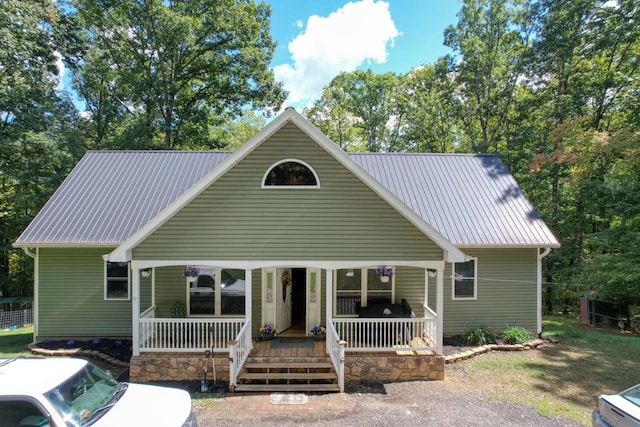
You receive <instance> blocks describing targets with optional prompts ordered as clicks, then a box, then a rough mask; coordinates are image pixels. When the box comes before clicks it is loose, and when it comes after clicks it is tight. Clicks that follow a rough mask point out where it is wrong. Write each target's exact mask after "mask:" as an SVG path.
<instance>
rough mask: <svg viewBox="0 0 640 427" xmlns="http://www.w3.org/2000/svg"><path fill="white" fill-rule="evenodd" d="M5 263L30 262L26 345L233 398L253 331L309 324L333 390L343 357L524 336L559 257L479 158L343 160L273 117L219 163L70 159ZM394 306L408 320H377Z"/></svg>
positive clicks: (508, 186)
mask: <svg viewBox="0 0 640 427" xmlns="http://www.w3.org/2000/svg"><path fill="white" fill-rule="evenodd" d="M15 246H18V247H21V248H24V250H25V251H26V252H27V253H28V254H30V255H31V256H33V257H34V259H35V307H34V313H35V314H34V322H35V339H36V340H42V339H45V338H57V337H76V338H81V337H87V338H89V337H98V336H102V337H131V338H132V341H133V354H134V356H133V359H135V360H138V359H139V360H142V358H143V357H144V356H145V355H147V356H148V355H150V354H153V355H155V356H157V357H160V356H159V355H166V354H168V353H169V354H170V353H172V352H173V353H176V354H178V353H180V354H187V355H188V354H189V353H191V354H192V355H195V356H194V359H193V360H192V362H193V363H196V361H195V360H196V359H195V358H197V363H202V360H201V359H202V357H201V354H202V352H203V351H205V350H207V349H210V350H213V352H214V353H216V354H217V353H222V354H223V355H226V354H228V359H229V360H230V361H229V362H228V363H229V366H228V367H227V368H228V371H229V378H230V381H231V383H232V384H235V382H236V381H237V375H239V373H240V372H241V371H242V367H243V364H244V363H245V362H246V360H247V359H248V357H249V355H250V353H251V351H252V348H253V347H254V346H255V344H256V341H255V338H257V337H259V335H260V332H259V330H260V328H261V326H262V325H264V324H272V325H275V326H276V328H277V330H278V332H279V333H281V334H286V333H287V332H288V331H292V330H297V331H301V332H302V333H303V334H309V331H310V330H311V329H312V327H313V326H315V325H320V324H322V325H326V329H327V336H326V339H325V342H324V343H323V345H324V344H326V352H327V353H328V354H329V356H330V359H331V361H332V363H333V365H334V367H335V370H336V371H337V374H338V377H339V381H343V379H344V373H343V369H344V366H345V365H346V367H347V371H348V372H349V373H351V375H352V376H353V373H354V372H356V371H358V372H360V371H362V370H361V369H355V368H353V369H349V366H350V365H349V363H350V354H356V353H357V354H360V355H361V354H364V353H366V352H371V353H372V354H373V353H376V352H378V353H384V352H389V351H397V350H398V348H404V349H405V350H407V349H408V350H409V351H411V352H413V353H415V354H422V355H425V354H426V355H431V356H433V357H436V358H437V357H440V359H442V358H441V352H442V344H443V337H444V336H448V335H454V334H460V333H463V332H465V331H466V330H467V329H469V328H471V327H475V326H484V327H488V328H494V329H495V330H502V329H504V327H505V326H506V325H511V326H522V327H524V328H527V329H528V330H530V331H534V332H538V331H540V330H541V263H542V259H543V257H544V256H545V255H546V254H547V253H548V252H549V250H550V248H554V247H558V246H559V244H558V241H557V240H556V238H555V237H554V236H553V234H552V233H551V231H550V230H549V229H548V228H547V226H546V225H545V224H544V222H543V221H542V220H541V218H540V217H539V216H538V214H537V213H536V211H535V210H534V208H533V207H532V206H531V204H530V202H529V201H528V200H527V198H526V197H525V195H524V194H523V192H522V191H521V189H520V188H519V186H518V184H517V183H516V181H515V180H514V178H513V176H512V175H511V174H510V173H509V172H508V171H507V170H506V168H505V166H504V165H503V164H502V162H501V161H500V160H499V159H498V157H496V156H490V155H465V154H395V153H371V154H347V153H345V152H343V151H342V150H341V149H340V148H339V147H338V146H337V145H336V144H334V143H333V142H332V141H331V140H329V139H328V138H327V137H326V136H325V135H324V134H322V133H321V132H320V131H319V130H318V129H317V128H315V127H314V126H313V125H312V124H311V123H310V122H308V121H307V120H306V119H305V118H304V117H302V116H301V115H300V114H299V113H297V112H296V111H295V110H293V109H287V110H285V111H284V112H283V113H281V114H280V115H279V116H278V117H276V118H275V119H274V120H273V121H272V122H270V123H269V124H268V125H266V126H265V127H264V128H263V129H262V130H261V131H260V132H258V133H257V134H256V135H255V136H254V137H253V138H252V139H250V140H249V141H248V142H247V143H246V144H245V145H243V146H242V147H241V148H239V149H238V150H237V151H236V152H234V153H222V152H180V151H93V152H87V153H86V155H85V156H84V157H83V158H82V159H81V160H80V162H79V163H78V164H77V165H76V167H75V168H74V169H73V170H72V172H71V173H70V174H69V176H68V177H67V179H66V180H65V181H64V182H63V183H62V184H61V186H60V188H59V189H58V190H57V191H56V192H55V194H54V195H53V196H52V197H51V199H50V200H49V201H48V203H47V204H46V205H45V206H44V207H43V208H42V210H41V211H40V212H39V213H38V215H37V216H36V217H35V218H34V220H33V221H32V222H31V224H30V225H29V226H28V227H27V228H26V229H25V231H24V232H23V233H22V235H21V236H20V237H19V238H18V240H17V241H16V242H15ZM380 268H382V269H384V270H387V271H391V272H392V275H391V276H390V279H389V278H384V277H382V276H381V275H380V274H379V271H378V270H379V269H380ZM185 269H187V270H188V271H195V273H194V275H195V277H190V276H185V275H184V274H185ZM188 271H187V272H188ZM376 303H381V304H383V305H385V304H386V305H389V306H390V307H386V308H384V309H383V308H381V310H380V312H379V313H378V314H377V315H376V314H375V313H374V314H373V317H360V316H359V313H361V311H362V309H363V307H371V306H373V304H376ZM401 303H402V304H403V305H404V307H405V308H407V307H410V308H409V312H413V315H412V316H410V317H407V316H403V315H400V316H399V317H395V316H389V315H390V314H391V311H392V310H391V309H393V308H394V307H398V306H401ZM391 306H392V307H391ZM369 314H370V311H369ZM185 357H187V356H185ZM133 359H132V366H133V365H135V364H136V363H138V362H135V361H134V360H133ZM187 359H188V358H187ZM187 359H185V360H187ZM222 359H224V360H225V361H226V359H227V357H224V358H221V360H222ZM394 360H395V359H394ZM134 362H135V363H134ZM156 362H157V361H156ZM140 363H142V362H140ZM149 363H155V362H149ZM185 363H186V364H187V365H188V364H189V362H185ZM220 363H223V364H224V363H226V362H220ZM354 363H355V362H354ZM425 363H426V362H425ZM429 363H432V362H428V363H427V364H429ZM438 363H440V362H438ZM442 363H443V362H442ZM136 366H137V365H136ZM412 366H414V365H412ZM425 369H426V374H425V375H427V376H429V375H431V374H429V369H428V368H425ZM438 369H439V368H438ZM143 371H144V367H142V368H140V369H137V368H136V369H132V374H134V375H140V378H146V377H144V372H143ZM201 372H202V371H201V370H198V375H200V373H201ZM192 374H193V372H192ZM185 375H186V374H185ZM340 375H342V377H340ZM411 375H412V374H411ZM439 375H440V374H437V375H436V377H437V376H439ZM198 378H199V377H198ZM389 378H390V377H389ZM392 379H393V378H392Z"/></svg>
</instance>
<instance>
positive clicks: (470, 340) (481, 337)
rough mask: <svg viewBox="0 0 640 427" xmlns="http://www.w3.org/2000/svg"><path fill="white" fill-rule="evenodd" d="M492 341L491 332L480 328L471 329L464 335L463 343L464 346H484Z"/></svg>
mask: <svg viewBox="0 0 640 427" xmlns="http://www.w3.org/2000/svg"><path fill="white" fill-rule="evenodd" d="M492 341H493V339H492V338H491V331H489V330H488V329H486V328H483V327H480V326H476V327H475V328H471V329H469V330H468V331H467V332H466V333H465V334H464V342H465V344H466V345H471V346H478V345H485V344H490V343H491V342H492Z"/></svg>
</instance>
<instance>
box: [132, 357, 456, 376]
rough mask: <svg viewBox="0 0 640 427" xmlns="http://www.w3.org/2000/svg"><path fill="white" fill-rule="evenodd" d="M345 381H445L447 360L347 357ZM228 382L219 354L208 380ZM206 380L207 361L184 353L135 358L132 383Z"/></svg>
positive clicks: (226, 365) (226, 368)
mask: <svg viewBox="0 0 640 427" xmlns="http://www.w3.org/2000/svg"><path fill="white" fill-rule="evenodd" d="M345 359H346V360H345V363H344V376H345V378H344V380H345V382H349V381H381V382H398V381H417V380H443V379H444V366H445V358H444V356H442V355H435V354H412V353H409V354H399V353H347V355H346V358H345ZM212 361H213V362H214V363H215V367H216V379H218V380H220V381H229V357H228V355H226V354H216V355H215V357H212V358H211V359H208V360H207V363H208V366H207V378H208V379H209V380H213V368H212V365H211V362H212ZM203 378H204V357H203V356H200V355H198V356H196V355H194V354H185V353H153V354H151V353H147V354H141V355H140V356H133V357H132V358H131V364H130V367H129V379H130V381H140V382H145V381H193V380H201V379H203Z"/></svg>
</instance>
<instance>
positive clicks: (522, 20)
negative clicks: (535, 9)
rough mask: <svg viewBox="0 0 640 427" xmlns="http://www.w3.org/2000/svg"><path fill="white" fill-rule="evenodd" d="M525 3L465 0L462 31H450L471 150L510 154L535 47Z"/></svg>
mask: <svg viewBox="0 0 640 427" xmlns="http://www.w3.org/2000/svg"><path fill="white" fill-rule="evenodd" d="M525 6H526V3H525V2H524V1H517V0H515V1H509V0H465V2H464V4H463V6H462V8H461V9H460V12H459V13H458V23H457V24H456V26H449V27H447V28H446V29H445V31H444V44H445V46H448V47H450V48H451V49H453V51H454V52H455V53H457V55H459V58H456V59H459V61H457V66H456V83H457V85H458V101H459V108H460V112H459V117H460V119H461V121H462V124H463V127H464V130H465V134H466V138H465V140H466V143H467V144H468V150H469V151H471V152H477V153H489V152H490V153H497V152H498V151H499V150H500V149H502V148H504V145H505V140H506V139H507V138H508V135H507V134H506V130H507V129H508V126H507V119H508V113H509V110H510V108H511V106H512V103H513V97H514V89H515V87H516V84H517V82H518V78H519V77H520V75H521V71H522V65H523V64H522V59H523V58H524V53H525V51H526V49H528V47H529V37H530V32H531V26H530V25H529V21H528V19H527V16H528V15H527V8H526V7H525Z"/></svg>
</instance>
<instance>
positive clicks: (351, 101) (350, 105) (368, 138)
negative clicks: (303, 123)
mask: <svg viewBox="0 0 640 427" xmlns="http://www.w3.org/2000/svg"><path fill="white" fill-rule="evenodd" d="M398 90H399V77H398V76H397V75H396V74H395V73H390V72H389V73H384V74H375V73H373V72H372V71H371V70H367V71H362V70H356V71H353V72H350V73H340V74H339V75H338V76H336V77H335V78H334V79H333V80H332V81H331V83H329V85H328V86H327V87H325V89H324V90H323V94H322V97H321V98H320V99H319V100H318V101H316V102H315V103H314V107H313V109H311V110H309V111H307V112H306V115H307V117H309V119H310V120H311V121H312V122H313V123H314V124H315V125H316V126H318V127H319V128H320V129H326V130H327V131H328V132H329V135H330V136H337V138H338V139H337V141H338V142H339V144H340V145H341V146H343V147H344V146H346V145H347V144H349V145H352V146H355V147H356V148H357V149H364V150H366V151H369V152H372V153H373V152H379V151H398V149H399V147H398V143H399V141H400V129H401V123H402V117H401V115H402V114H401V111H400V110H399V109H398V99H397V97H398ZM329 121H330V122H331V123H332V124H331V125H329V124H328V123H326V122H329ZM347 136H348V137H349V138H353V139H354V140H355V141H357V142H358V143H359V144H353V142H354V141H347V140H346V137H347Z"/></svg>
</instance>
